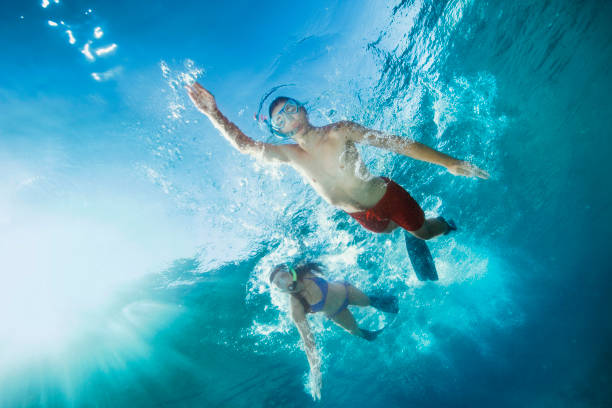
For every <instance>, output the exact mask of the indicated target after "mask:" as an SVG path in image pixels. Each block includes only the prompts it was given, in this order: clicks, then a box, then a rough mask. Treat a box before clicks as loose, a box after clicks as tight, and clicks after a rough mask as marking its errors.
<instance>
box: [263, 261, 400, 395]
mask: <svg viewBox="0 0 612 408" xmlns="http://www.w3.org/2000/svg"><path fill="white" fill-rule="evenodd" d="M318 273H321V265H320V264H318V263H314V262H308V263H304V264H300V265H296V266H295V267H293V266H292V265H289V264H280V265H277V266H276V267H274V268H273V269H272V272H271V273H270V277H269V280H270V285H271V286H272V287H273V288H275V289H278V290H279V291H281V292H284V293H287V294H289V295H291V299H290V304H289V308H290V314H291V319H292V320H293V322H294V323H295V325H296V327H297V328H298V331H299V333H300V337H301V338H302V341H303V342H304V349H305V351H306V357H307V358H308V364H309V365H310V385H311V388H312V392H313V397H314V398H315V399H318V398H320V397H321V395H320V384H321V360H320V358H319V355H318V353H317V348H316V344H315V341H314V336H313V335H312V332H311V331H310V326H309V325H308V320H306V314H308V313H319V312H322V313H325V315H326V316H327V317H328V318H329V319H330V320H332V321H333V322H334V323H336V324H337V325H338V326H340V327H342V328H343V329H345V330H346V331H348V332H349V333H351V334H352V335H354V336H358V337H361V338H364V339H366V340H368V341H372V340H374V339H375V338H376V337H377V336H378V335H379V334H380V332H381V331H382V330H377V331H370V330H365V329H362V328H360V327H358V326H357V322H356V321H355V317H354V316H353V314H352V313H351V311H350V310H349V309H348V306H349V305H353V306H372V307H375V308H376V309H378V310H380V311H383V312H387V313H397V312H398V311H399V307H398V302H397V297H395V296H368V295H366V294H365V293H363V292H362V291H360V290H359V289H357V288H356V287H354V286H353V285H351V284H350V283H348V282H328V281H327V280H325V279H323V278H322V277H321V276H318V275H317V274H318Z"/></svg>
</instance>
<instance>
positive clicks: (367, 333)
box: [361, 329, 383, 341]
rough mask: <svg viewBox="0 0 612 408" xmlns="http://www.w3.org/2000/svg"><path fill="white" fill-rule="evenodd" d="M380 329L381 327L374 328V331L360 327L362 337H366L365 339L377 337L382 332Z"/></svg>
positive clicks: (371, 339)
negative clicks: (378, 328)
mask: <svg viewBox="0 0 612 408" xmlns="http://www.w3.org/2000/svg"><path fill="white" fill-rule="evenodd" d="M382 331H383V329H380V330H374V331H371V330H365V329H361V332H362V333H363V338H364V339H366V340H367V341H374V340H376V338H377V337H378V335H379V334H380V333H382Z"/></svg>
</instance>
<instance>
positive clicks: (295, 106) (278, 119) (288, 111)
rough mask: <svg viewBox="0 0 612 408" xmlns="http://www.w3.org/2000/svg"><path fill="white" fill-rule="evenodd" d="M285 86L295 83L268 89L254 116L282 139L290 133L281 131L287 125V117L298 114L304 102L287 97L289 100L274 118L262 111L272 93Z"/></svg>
mask: <svg viewBox="0 0 612 408" xmlns="http://www.w3.org/2000/svg"><path fill="white" fill-rule="evenodd" d="M285 86H293V84H287V85H279V86H275V87H274V88H272V89H271V90H270V91H268V93H266V94H265V95H264V97H263V98H262V99H261V101H259V108H258V109H257V113H256V114H255V116H254V118H255V120H256V121H257V122H258V123H259V124H260V126H261V125H265V126H266V127H267V128H268V131H269V132H270V133H271V134H273V135H274V136H276V137H278V138H280V139H286V138H287V137H289V135H287V134H285V133H282V132H281V131H280V129H282V128H283V126H285V122H286V120H287V117H288V116H289V115H296V114H297V113H298V112H299V111H300V108H303V106H304V104H302V103H300V102H299V101H297V100H295V99H293V98H287V100H286V101H285V102H284V103H283V106H282V108H281V110H280V111H278V113H277V114H276V115H274V118H268V117H267V116H265V115H263V114H262V113H261V110H262V109H263V106H264V103H265V102H266V100H267V99H268V98H269V97H270V95H272V94H273V93H274V92H276V91H277V90H278V89H279V88H282V87H285Z"/></svg>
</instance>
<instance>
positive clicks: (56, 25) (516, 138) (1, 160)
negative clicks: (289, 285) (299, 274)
mask: <svg viewBox="0 0 612 408" xmlns="http://www.w3.org/2000/svg"><path fill="white" fill-rule="evenodd" d="M0 20H1V21H2V24H0V34H1V35H0V44H1V49H2V58H0V72H2V75H1V76H0V112H1V113H0V172H1V174H2V177H0V277H1V283H0V406H1V407H269V406H279V407H307V406H320V407H346V406H370V407H404V406H415V407H490V406H498V407H609V406H612V352H611V351H610V350H611V344H612V320H611V319H610V317H609V313H610V310H612V308H611V306H612V301H611V300H610V293H611V289H612V284H611V283H612V278H611V277H610V272H611V271H612V269H611V268H610V266H609V261H608V258H609V254H610V249H611V248H612V245H611V244H612V240H611V239H610V235H609V230H610V226H611V225H612V211H611V204H612V194H611V190H612V183H611V182H610V181H609V180H608V176H609V171H608V167H607V164H608V163H609V160H610V157H612V142H611V136H612V132H611V131H610V123H609V122H610V118H612V104H611V102H610V95H612V81H611V70H612V68H611V67H612V25H611V24H610V21H612V3H611V2H609V1H582V2H576V1H564V0H559V1H545V0H520V1H513V2H509V1H508V2H495V1H485V0H456V1H442V0H440V1H426V0H421V1H418V0H413V1H387V2H385V1H361V0H359V1H350V2H349V1H323V0H313V1H309V2H255V1H251V0H237V1H234V2H231V3H222V2H213V1H183V2H168V1H161V0H152V1H142V0H134V1H129V2H103V1H98V0H91V1H81V0H79V1H68V0H66V1H64V0H60V1H57V2H56V1H55V0H51V1H44V0H43V1H24V2H6V3H5V4H3V6H2V7H1V8H0ZM194 79H197V80H198V81H200V82H201V83H202V84H203V85H204V86H205V87H207V88H208V89H210V90H211V92H212V93H213V94H214V95H215V97H216V98H217V103H218V105H219V107H220V109H221V110H222V111H223V112H224V113H225V114H226V115H227V116H228V117H229V118H230V119H231V120H233V121H234V122H235V123H236V124H237V125H238V126H239V127H240V128H241V129H243V130H244V131H245V133H247V134H248V135H250V136H252V137H253V138H256V139H258V140H263V141H269V142H278V141H277V140H275V139H274V138H273V137H272V136H270V135H269V134H267V132H266V130H265V128H262V127H261V126H260V125H259V124H258V123H257V122H256V121H255V120H254V119H253V114H255V113H256V112H257V108H258V104H259V101H260V100H261V98H262V97H263V95H264V94H265V93H266V92H267V91H268V90H270V89H271V88H272V87H274V86H277V85H282V84H285V85H288V86H286V87H284V88H282V89H281V90H279V91H278V92H279V93H282V94H287V95H290V96H293V97H295V98H297V99H299V100H301V101H304V102H305V103H306V104H307V107H308V109H309V112H310V117H311V120H312V122H313V123H314V124H315V125H323V124H327V123H330V122H334V121H338V120H354V121H357V122H359V123H361V124H363V125H366V126H368V127H372V128H376V129H382V130H385V131H389V132H392V133H395V134H399V135H403V136H406V137H412V138H414V139H415V140H417V141H420V142H422V143H425V144H428V145H430V146H432V147H435V148H436V149H439V150H440V151H443V152H445V153H448V154H450V155H453V156H455V157H459V158H464V159H467V160H470V161H472V162H474V163H475V164H477V165H478V166H480V167H482V168H484V169H486V170H487V171H489V172H490V173H491V179H490V180H486V181H484V180H473V179H467V178H460V177H455V176H452V175H451V174H449V173H447V172H446V171H445V170H444V169H441V168H438V167H435V166H433V165H430V164H426V163H422V162H416V161H414V160H411V159H409V158H406V157H402V156H398V155H394V154H391V153H388V152H384V151H381V150H377V149H374V148H371V147H365V146H364V147H360V151H361V153H362V154H363V156H364V159H365V160H366V162H367V164H368V166H369V167H370V169H371V171H372V173H374V174H376V175H382V176H388V177H391V178H393V179H394V180H396V181H397V182H398V183H399V184H401V185H402V186H404V187H405V188H406V189H407V190H409V191H410V192H411V194H412V195H413V196H414V197H415V198H416V199H417V201H419V202H420V203H421V205H422V206H423V208H424V209H425V211H426V213H427V214H428V215H431V216H434V215H444V216H447V217H450V218H453V219H454V220H455V221H456V222H457V225H458V227H459V231H457V233H454V234H452V235H450V236H447V237H438V238H436V239H435V240H433V241H431V242H430V247H431V250H432V253H433V255H434V257H435V259H436V265H437V268H438V272H439V275H440V280H439V281H438V282H436V283H423V282H420V281H418V280H417V279H416V277H415V275H414V273H413V271H412V269H411V266H410V262H409V261H408V259H407V257H406V252H405V248H404V243H403V237H402V235H401V233H400V232H395V233H393V234H391V235H375V234H371V233H369V232H367V231H365V230H364V229H362V228H361V227H359V226H358V225H357V224H356V223H355V222H354V221H353V220H352V219H350V218H349V217H348V216H347V215H346V214H344V213H343V212H341V211H338V210H336V209H334V208H332V207H331V206H330V205H328V204H327V203H325V202H324V201H323V200H322V199H321V198H319V197H318V196H317V194H316V193H315V192H314V191H313V190H312V189H311V188H310V187H309V186H308V185H306V184H305V183H304V182H303V181H302V180H301V178H300V177H299V175H297V174H296V173H295V172H294V171H293V170H292V169H291V168H288V167H283V166H281V165H274V164H272V165H271V164H266V163H263V162H258V161H256V160H255V159H253V158H250V157H248V156H244V155H241V154H239V153H238V152H236V151H234V149H233V148H232V147H231V146H230V145H229V144H228V143H227V142H226V141H225V140H224V139H223V138H222V137H221V136H220V135H219V134H218V132H217V131H216V130H215V129H214V128H213V127H212V126H211V125H210V123H209V122H208V120H207V119H206V117H204V116H202V115H201V114H199V113H198V112H197V111H196V110H195V109H194V108H193V106H192V105H191V103H190V101H189V100H188V98H187V97H186V95H185V92H184V90H183V88H182V86H183V84H184V83H185V82H189V81H192V80H194ZM296 259H311V260H319V261H320V262H322V263H323V264H324V265H326V267H327V271H326V275H327V276H328V277H329V278H330V279H347V280H349V281H351V282H352V283H354V284H355V285H356V286H357V287H360V288H362V289H364V290H365V291H372V292H374V291H384V292H393V293H395V294H397V295H398V296H399V298H400V308H401V311H400V313H399V315H398V316H397V318H395V319H394V320H390V319H389V318H388V317H385V316H382V315H380V314H377V313H375V312H374V311H372V310H368V309H362V310H360V311H358V312H356V315H357V317H358V320H359V321H360V323H361V324H362V325H363V326H364V327H370V328H378V327H382V326H388V327H387V329H386V330H385V331H384V333H383V334H382V335H381V336H380V337H379V338H378V339H377V340H376V341H375V342H372V343H368V342H365V341H363V340H362V339H359V338H354V337H351V336H349V335H348V334H347V333H345V332H343V331H342V330H340V329H339V328H338V327H336V326H333V325H332V324H331V323H330V322H328V321H326V319H325V318H323V317H320V316H312V317H311V318H310V322H311V326H312V328H313V331H314V332H315V336H316V339H317V344H318V346H319V349H320V350H321V353H322V355H323V361H324V363H323V387H322V398H321V400H320V401H313V399H312V397H311V396H310V389H309V387H308V385H307V383H308V381H307V372H308V365H307V361H306V358H305V355H304V353H303V351H302V350H301V349H300V341H299V336H298V333H297V330H296V329H295V328H294V327H293V325H292V323H291V321H290V320H289V318H288V316H287V314H286V310H287V305H286V299H283V298H282V297H281V296H279V295H278V294H274V293H270V290H269V288H268V286H267V275H268V272H269V268H270V267H271V266H272V265H274V264H276V263H279V262H285V261H287V260H296Z"/></svg>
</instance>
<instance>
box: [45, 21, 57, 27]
mask: <svg viewBox="0 0 612 408" xmlns="http://www.w3.org/2000/svg"><path fill="white" fill-rule="evenodd" d="M47 23H48V24H49V25H50V26H51V27H57V23H56V22H55V21H53V20H49V21H47Z"/></svg>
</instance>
